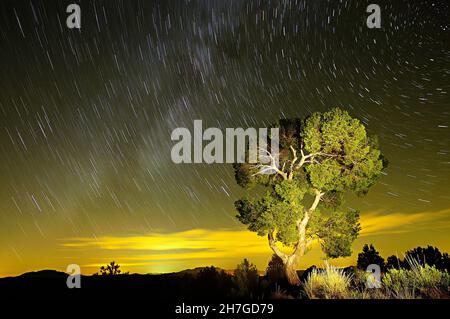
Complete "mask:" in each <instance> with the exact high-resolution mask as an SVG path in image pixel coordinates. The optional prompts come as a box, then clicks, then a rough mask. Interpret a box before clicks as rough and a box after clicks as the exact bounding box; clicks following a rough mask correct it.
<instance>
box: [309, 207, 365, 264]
mask: <svg viewBox="0 0 450 319" xmlns="http://www.w3.org/2000/svg"><path fill="white" fill-rule="evenodd" d="M309 228H310V231H311V232H312V233H314V234H315V235H316V237H317V238H319V239H321V246H322V250H323V252H324V253H325V254H326V255H327V257H329V258H338V257H346V256H350V255H351V253H352V251H351V244H352V243H353V241H354V240H355V239H356V237H358V234H359V231H360V229H361V227H360V224H359V212H357V211H352V210H349V211H342V210H337V211H333V212H331V213H329V214H328V215H324V214H321V213H320V212H315V214H314V216H313V218H312V219H311V221H310V227H309Z"/></svg>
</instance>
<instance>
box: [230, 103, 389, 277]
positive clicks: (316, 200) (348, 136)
mask: <svg viewBox="0 0 450 319" xmlns="http://www.w3.org/2000/svg"><path fill="white" fill-rule="evenodd" d="M273 127H278V128H279V151H278V153H277V154H272V153H271V150H270V149H269V150H268V151H267V155H266V158H262V157H260V160H259V161H258V163H257V164H249V163H244V164H235V165H234V169H235V178H236V181H237V183H238V184H239V185H240V186H242V187H245V188H250V187H252V186H255V185H262V186H264V187H265V188H266V192H265V193H264V194H262V195H261V196H256V197H253V198H250V197H244V198H242V199H240V200H238V201H236V202H235V207H236V209H237V212H238V215H237V218H238V219H239V221H241V222H242V223H243V224H245V225H247V226H248V229H249V230H251V231H254V232H256V233H258V235H260V236H267V237H268V240H269V245H270V247H271V248H272V250H273V251H274V252H275V253H276V254H277V255H278V256H279V257H280V258H281V259H282V260H283V261H284V262H285V263H293V264H295V262H296V259H297V258H298V257H299V256H302V255H303V254H304V253H305V251H306V249H307V247H308V245H309V244H310V243H311V241H312V240H314V239H318V240H319V241H320V243H321V246H322V250H323V251H324V252H325V253H326V254H327V256H329V257H332V258H336V257H341V256H348V255H350V254H351V249H350V247H351V243H352V242H353V241H354V239H355V238H356V237H357V235H358V233H359V230H360V225H359V213H358V212H357V211H354V210H348V209H345V208H343V207H342V206H343V205H341V204H342V198H343V194H344V193H345V192H348V191H351V192H355V193H357V194H359V195H363V194H365V193H367V192H368V190H369V188H370V187H371V186H372V185H374V184H375V182H376V181H377V179H378V178H379V177H380V175H381V172H382V169H383V168H384V167H385V165H386V164H387V163H386V161H385V160H384V158H383V156H382V154H381V152H380V150H379V148H378V141H377V138H376V137H371V136H368V135H367V132H366V129H365V127H364V125H363V124H362V123H361V122H360V121H359V120H358V119H355V118H352V117H351V116H350V115H349V114H348V112H346V111H344V110H341V109H339V108H334V109H332V110H330V111H328V112H325V113H313V114H312V115H310V116H308V117H307V118H305V119H304V120H300V119H283V120H280V121H278V122H277V123H275V124H274V125H273ZM270 138H271V137H269V139H270ZM267 144H268V145H270V144H271V143H267ZM276 157H278V159H279V160H278V162H277V161H276V160H275V158H276ZM268 159H269V160H268ZM264 160H266V161H264ZM268 162H269V163H268ZM277 242H280V243H282V244H283V245H285V246H290V247H292V248H293V253H292V254H291V255H288V254H286V253H284V252H283V251H282V250H280V249H279V248H278V246H277V245H276V243H277ZM291 268H292V267H291ZM291 273H292V269H291ZM292 276H294V277H295V276H296V274H293V273H292Z"/></svg>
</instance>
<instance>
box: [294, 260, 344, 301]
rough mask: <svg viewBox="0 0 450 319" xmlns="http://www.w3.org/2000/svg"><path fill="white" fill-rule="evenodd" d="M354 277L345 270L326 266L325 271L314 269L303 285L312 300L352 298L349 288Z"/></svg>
mask: <svg viewBox="0 0 450 319" xmlns="http://www.w3.org/2000/svg"><path fill="white" fill-rule="evenodd" d="M351 281H352V276H351V275H348V274H346V273H345V272H344V270H343V269H339V268H336V267H334V266H331V265H329V264H328V263H326V264H325V269H313V270H312V271H311V272H310V274H309V275H308V277H307V279H306V281H305V282H304V284H303V288H304V290H305V293H306V295H307V296H308V298H310V299H317V298H321V299H344V298H350V297H351V293H350V291H349V287H350V284H351Z"/></svg>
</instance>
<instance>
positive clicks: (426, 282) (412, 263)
mask: <svg viewBox="0 0 450 319" xmlns="http://www.w3.org/2000/svg"><path fill="white" fill-rule="evenodd" d="M407 262H408V264H409V268H410V269H402V268H401V269H390V270H389V271H388V272H387V273H386V274H385V275H384V277H383V284H384V286H385V289H386V293H387V294H388V295H390V297H391V298H399V299H414V298H440V297H442V296H444V295H446V292H447V291H448V288H449V283H450V276H449V274H448V273H447V272H446V271H440V270H438V269H436V267H435V266H429V265H428V264H425V265H423V264H421V263H420V261H418V260H416V259H411V258H409V259H407Z"/></svg>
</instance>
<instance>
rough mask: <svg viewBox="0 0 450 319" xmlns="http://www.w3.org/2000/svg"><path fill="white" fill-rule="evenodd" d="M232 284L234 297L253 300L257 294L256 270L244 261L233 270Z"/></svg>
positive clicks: (257, 275)
mask: <svg viewBox="0 0 450 319" xmlns="http://www.w3.org/2000/svg"><path fill="white" fill-rule="evenodd" d="M233 283H234V285H235V287H236V288H235V295H236V296H238V297H245V298H255V297H257V293H258V286H259V274H258V269H257V268H256V266H255V265H254V264H252V263H250V262H249V261H248V260H247V259H244V260H243V261H242V262H241V263H240V264H239V265H237V267H236V269H235V270H234V277H233Z"/></svg>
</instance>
